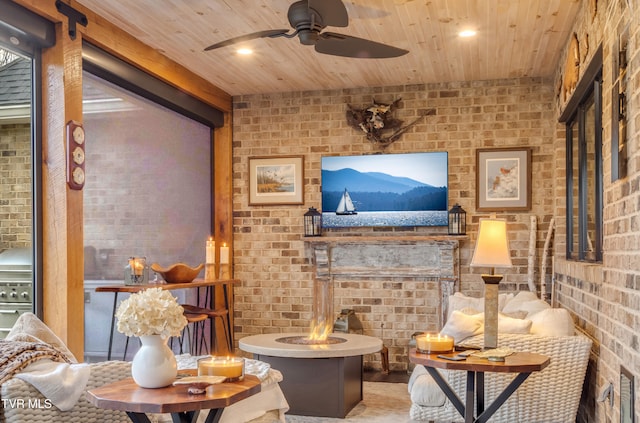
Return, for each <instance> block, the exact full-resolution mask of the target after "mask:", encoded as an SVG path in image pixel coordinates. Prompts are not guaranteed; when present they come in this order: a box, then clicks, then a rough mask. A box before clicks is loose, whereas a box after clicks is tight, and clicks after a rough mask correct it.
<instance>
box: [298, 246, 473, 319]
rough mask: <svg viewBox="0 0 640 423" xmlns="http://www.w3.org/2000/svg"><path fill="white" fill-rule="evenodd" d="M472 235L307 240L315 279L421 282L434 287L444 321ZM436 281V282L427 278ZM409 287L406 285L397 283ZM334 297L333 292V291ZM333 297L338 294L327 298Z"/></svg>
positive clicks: (439, 317)
mask: <svg viewBox="0 0 640 423" xmlns="http://www.w3.org/2000/svg"><path fill="white" fill-rule="evenodd" d="M467 239H468V237H467V236H449V235H422V236H407V235H404V236H402V235H387V236H384V235H382V236H369V235H367V236H320V237H306V238H305V239H304V241H305V245H306V247H307V251H308V252H310V254H311V256H312V260H313V264H314V279H315V281H316V283H320V284H323V283H324V284H330V285H332V281H334V280H335V281H366V280H369V281H374V280H375V281H394V282H396V283H399V284H400V285H398V286H399V287H400V286H404V284H405V283H406V284H408V285H407V288H406V289H409V290H412V289H413V288H410V287H411V286H413V283H415V282H416V281H422V282H421V284H420V285H421V286H423V287H424V289H427V288H426V287H428V286H433V287H434V290H435V292H432V294H431V295H433V296H434V297H435V298H440V301H439V303H440V304H438V307H437V308H438V312H437V314H438V320H439V323H440V324H442V322H443V321H444V313H446V299H448V296H449V295H451V294H453V292H455V291H457V290H458V288H459V283H458V281H459V275H460V249H459V246H460V243H461V242H462V241H464V240H467ZM425 281H432V282H431V283H424V282H425ZM398 289H404V288H398ZM330 295H331V296H332V294H330ZM327 300H328V301H329V302H333V299H332V298H330V299H327Z"/></svg>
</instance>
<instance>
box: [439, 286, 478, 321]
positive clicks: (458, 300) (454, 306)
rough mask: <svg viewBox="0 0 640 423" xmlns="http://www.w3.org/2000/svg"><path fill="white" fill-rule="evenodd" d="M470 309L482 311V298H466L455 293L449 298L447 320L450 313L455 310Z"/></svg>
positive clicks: (461, 294) (459, 293)
mask: <svg viewBox="0 0 640 423" xmlns="http://www.w3.org/2000/svg"><path fill="white" fill-rule="evenodd" d="M465 308H471V309H474V310H478V311H484V298H478V297H468V296H466V295H464V294H463V293H461V292H456V293H455V294H453V295H450V296H449V313H448V316H447V319H448V318H449V317H451V313H453V312H454V311H457V310H462V309H465Z"/></svg>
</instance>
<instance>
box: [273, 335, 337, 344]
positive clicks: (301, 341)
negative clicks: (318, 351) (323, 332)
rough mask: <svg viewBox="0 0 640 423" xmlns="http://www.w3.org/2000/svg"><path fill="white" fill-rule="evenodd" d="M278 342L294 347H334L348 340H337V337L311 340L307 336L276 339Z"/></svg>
mask: <svg viewBox="0 0 640 423" xmlns="http://www.w3.org/2000/svg"><path fill="white" fill-rule="evenodd" d="M276 342H281V343H283V344H294V345H332V344H342V343H343V342H347V340H346V339H344V338H336V337H335V336H330V337H328V338H327V339H309V338H308V337H306V336H285V337H284V338H278V339H276Z"/></svg>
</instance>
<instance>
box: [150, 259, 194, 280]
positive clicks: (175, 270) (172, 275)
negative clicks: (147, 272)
mask: <svg viewBox="0 0 640 423" xmlns="http://www.w3.org/2000/svg"><path fill="white" fill-rule="evenodd" d="M203 268H204V263H200V265H199V266H197V267H191V266H188V265H186V264H184V263H176V264H172V265H171V266H169V267H167V268H166V269H165V268H162V267H160V265H159V264H158V263H153V264H152V265H151V270H153V271H154V272H156V273H157V274H159V275H160V276H162V279H164V280H165V282H167V283H187V282H191V281H192V280H194V279H195V278H196V276H198V273H200V271H201V270H202V269H203Z"/></svg>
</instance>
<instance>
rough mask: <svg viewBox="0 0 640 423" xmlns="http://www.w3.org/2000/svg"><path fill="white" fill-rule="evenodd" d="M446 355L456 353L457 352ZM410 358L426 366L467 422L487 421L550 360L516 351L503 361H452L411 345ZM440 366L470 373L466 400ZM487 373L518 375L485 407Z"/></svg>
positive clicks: (472, 359)
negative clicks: (422, 351) (485, 375)
mask: <svg viewBox="0 0 640 423" xmlns="http://www.w3.org/2000/svg"><path fill="white" fill-rule="evenodd" d="M443 355H444V356H454V355H456V353H448V354H443ZM409 361H411V362H412V363H416V364H422V365H423V366H424V367H425V368H426V369H427V372H428V373H429V374H430V375H431V377H432V378H433V379H434V380H435V382H436V383H437V384H438V386H439V387H440V389H442V391H443V392H444V394H445V395H446V396H447V398H448V399H449V401H451V404H453V406H454V407H455V408H456V410H458V412H459V413H460V415H461V416H462V417H464V421H465V423H485V422H486V421H487V420H489V418H491V416H492V415H493V414H494V413H495V412H496V411H498V409H499V408H500V407H501V406H502V404H504V403H505V401H506V400H507V399H509V397H510V396H511V394H513V393H514V392H515V391H516V389H518V388H519V387H520V385H522V383H523V382H524V381H525V380H526V379H527V378H528V377H529V375H530V374H531V373H532V372H538V371H540V370H542V369H544V368H545V367H547V366H548V365H549V362H550V361H551V359H550V358H549V357H547V356H545V355H542V354H536V353H529V352H515V353H513V354H511V355H509V356H507V357H505V359H504V361H489V360H487V359H485V358H476V357H472V356H471V357H468V358H467V359H466V360H463V361H450V360H447V359H443V358H440V357H438V354H423V353H420V352H417V351H416V349H415V348H412V349H411V350H410V351H409ZM437 369H448V370H464V371H466V372H467V389H466V397H465V402H464V403H463V402H462V400H461V399H460V398H459V397H458V394H457V393H456V392H455V391H454V390H453V389H452V388H451V386H449V384H448V383H447V381H446V380H445V379H444V378H443V377H442V375H441V374H440V372H439V371H438V370H437ZM486 372H495V373H513V374H515V376H514V378H513V380H512V381H511V383H509V384H508V385H507V386H506V387H505V388H504V390H503V391H502V393H500V394H499V395H498V396H497V397H496V398H495V399H494V401H493V402H492V403H491V404H489V406H488V407H487V408H486V409H485V408H484V399H485V398H484V374H485V373H486ZM474 397H475V400H476V410H475V412H474V409H473V408H474V407H473V403H474Z"/></svg>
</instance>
